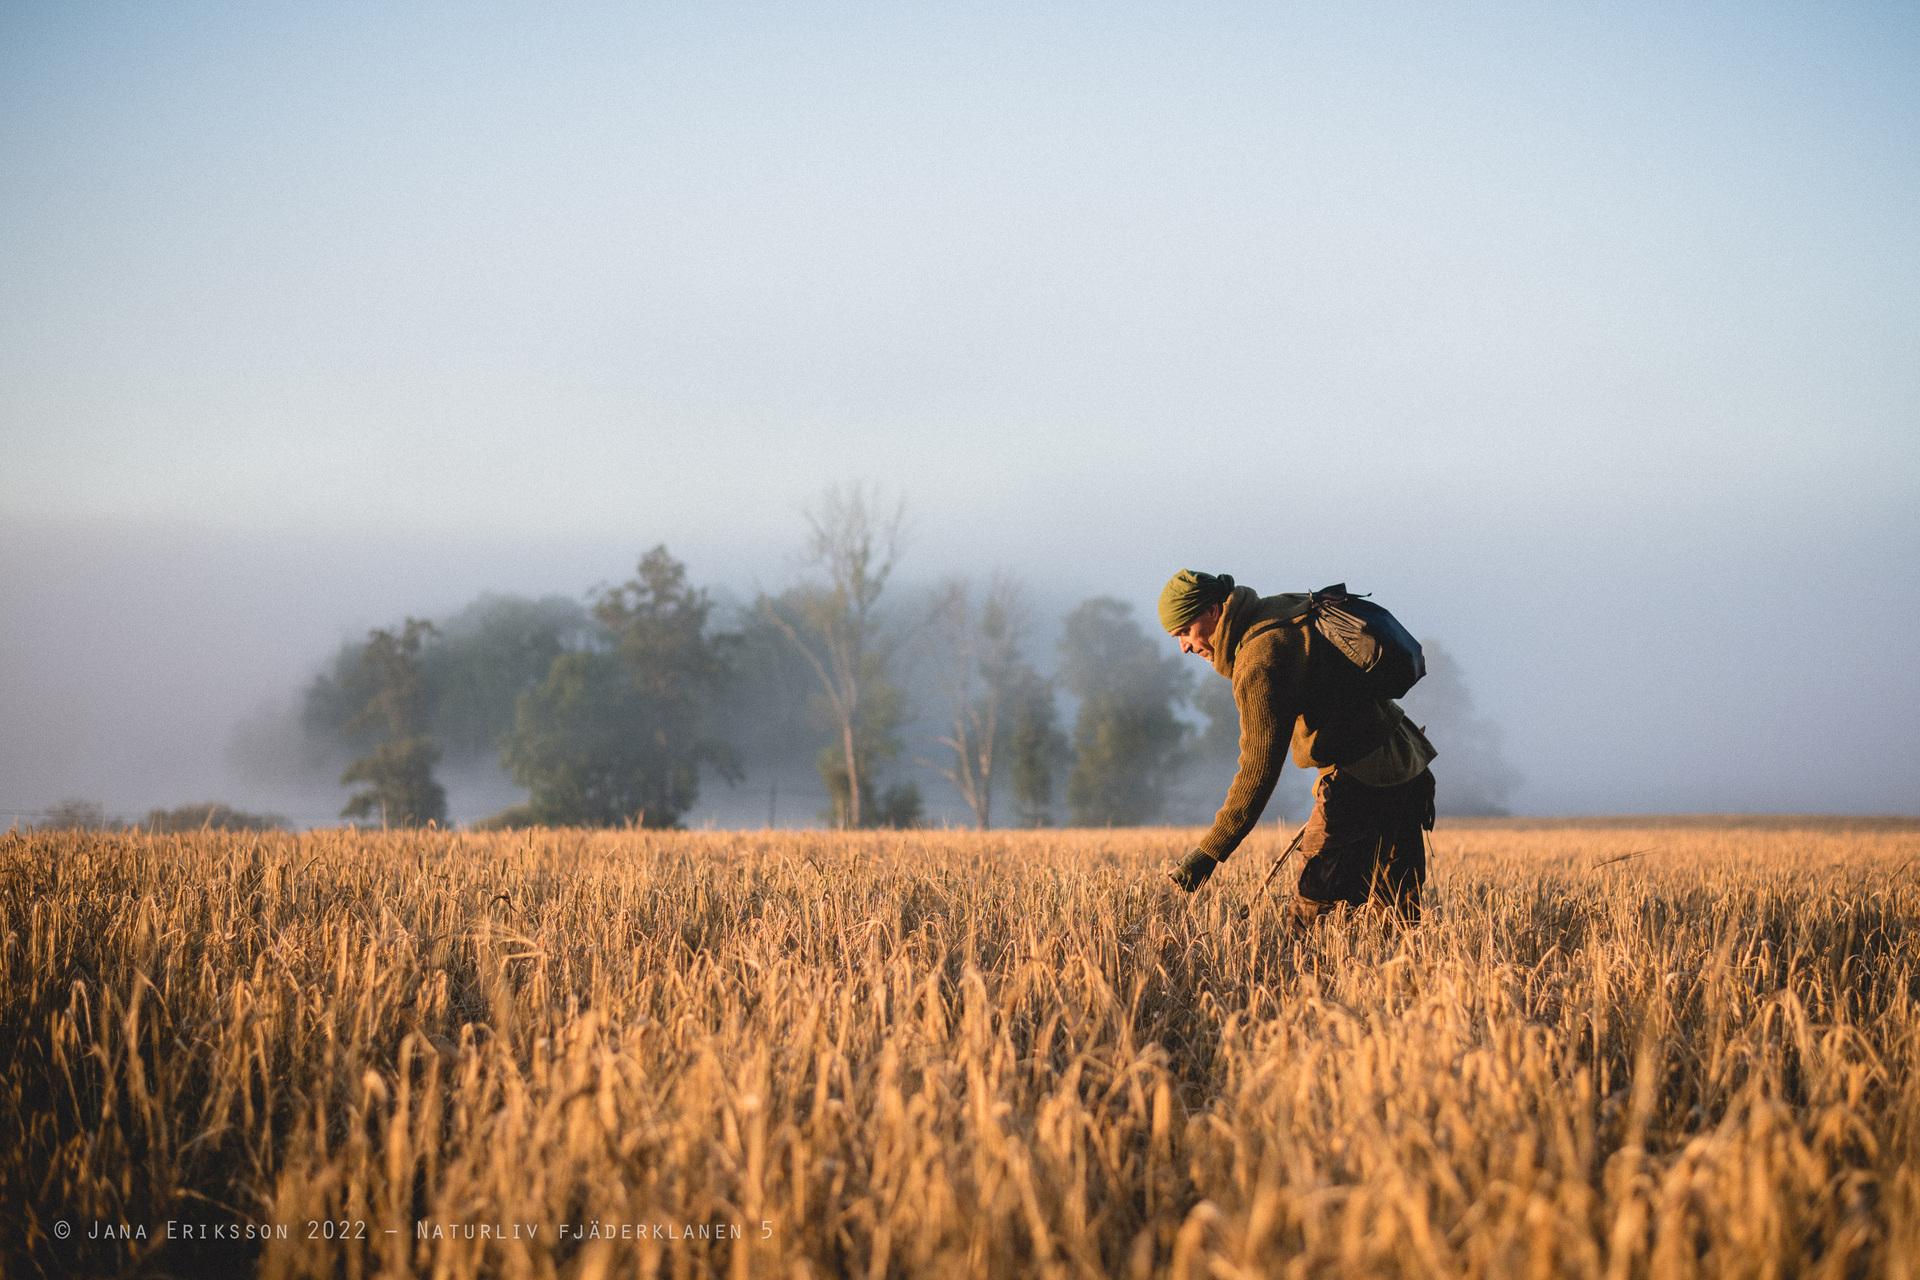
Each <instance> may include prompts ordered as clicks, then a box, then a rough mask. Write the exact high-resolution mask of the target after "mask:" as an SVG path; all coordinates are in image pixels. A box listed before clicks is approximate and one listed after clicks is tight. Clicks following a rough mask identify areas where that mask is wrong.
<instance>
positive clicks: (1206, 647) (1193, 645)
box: [1173, 604, 1220, 662]
mask: <svg viewBox="0 0 1920 1280" xmlns="http://www.w3.org/2000/svg"><path fill="white" fill-rule="evenodd" d="M1219 625H1220V606H1219V605H1217V604H1210V605H1208V606H1207V608H1206V610H1205V612H1203V613H1202V614H1201V615H1200V616H1199V617H1197V618H1195V619H1194V620H1193V621H1192V622H1189V623H1188V624H1187V626H1186V629H1185V630H1184V631H1176V632H1174V633H1173V638H1174V639H1175V640H1178V641H1179V642H1180V652H1182V653H1197V654H1199V655H1200V656H1201V657H1203V658H1205V659H1206V660H1207V661H1208V662H1212V661H1213V633H1214V629H1215V628H1217V627H1218V626H1219Z"/></svg>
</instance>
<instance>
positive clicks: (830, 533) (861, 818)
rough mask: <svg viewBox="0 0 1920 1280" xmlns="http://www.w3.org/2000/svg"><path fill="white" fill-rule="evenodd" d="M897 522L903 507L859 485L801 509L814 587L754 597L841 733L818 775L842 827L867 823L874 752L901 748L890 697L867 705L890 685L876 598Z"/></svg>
mask: <svg viewBox="0 0 1920 1280" xmlns="http://www.w3.org/2000/svg"><path fill="white" fill-rule="evenodd" d="M904 519H905V511H904V508H902V507H900V506H898V505H895V506H893V507H892V508H891V509H889V508H888V507H887V506H886V505H885V504H883V503H882V502H881V501H880V497H879V494H878V493H877V492H874V491H869V490H868V489H867V488H866V487H864V486H862V485H854V486H853V487H852V488H851V489H849V490H841V489H837V488H836V489H830V490H828V491H827V492H826V493H825V494H824V495H822V497H821V498H820V500H819V501H818V502H817V503H816V504H815V505H814V506H813V507H812V508H811V509H809V510H808V512H807V526H808V539H807V562H808V564H809V565H810V566H811V568H812V569H813V570H814V572H815V574H816V575H817V576H816V579H815V581H813V582H809V583H805V584H802V585H800V586H797V587H795V588H793V589H792V590H790V591H788V592H786V593H785V594H784V595H782V596H780V597H778V598H774V597H767V596H763V597H761V601H760V606H761V612H762V616H764V617H765V618H766V619H767V621H768V622H769V623H771V624H772V625H773V626H774V627H775V628H777V629H778V630H779V631H780V633H781V634H782V635H783V636H785V637H786V639H787V642H788V643H789V644H790V645H792V646H793V648H794V650H795V651H796V652H797V653H799V654H800V655H801V656H802V657H803V658H805V659H806V662H807V665H808V667H809V668H811V670H812V671H813V674H814V677H815V679H816V680H817V681H818V683H819V688H820V693H821V696H822V698H823V699H824V705H825V708H826V710H827V712H828V713H829V714H830V715H831V716H832V718H833V724H834V728H835V729H836V730H837V732H838V735H839V744H838V752H839V757H838V764H837V767H836V766H834V765H833V764H832V762H831V760H830V758H828V757H823V758H822V760H821V768H820V772H821V777H822V778H823V779H824V780H825V781H826V782H827V790H828V793H829V794H830V795H831V796H832V797H833V814H834V821H835V823H836V825H839V826H846V827H859V826H865V825H867V814H866V808H867V805H868V804H869V803H870V801H871V797H872V779H871V774H870V769H871V766H872V763H873V760H874V759H875V758H876V757H875V756H874V755H873V753H874V752H877V751H879V752H897V751H898V740H897V738H896V737H894V736H893V735H894V733H895V731H896V730H897V726H898V724H899V722H900V719H901V717H900V713H899V708H898V703H897V701H896V703H895V705H894V707H893V708H892V710H891V711H889V710H887V709H885V708H884V707H882V708H875V707H871V706H869V705H868V704H869V703H871V702H885V700H886V697H887V689H888V688H890V687H892V686H890V684H889V682H888V675H887V670H888V666H889V664H890V660H891V657H892V654H893V649H894V646H895V644H896V643H897V642H898V633H897V632H896V631H894V630H893V629H892V628H890V627H889V626H888V625H887V623H886V619H885V618H884V617H883V616H882V613H881V610H880V597H881V593H882V592H883V591H885V589H886V584H887V579H888V578H889V577H891V576H892V574H893V570H894V566H895V564H896V563H897V562H898V559H899V550H900V536H901V525H902V523H903V521H904ZM894 692H895V695H896V697H897V694H898V691H897V689H895V691H894ZM883 726H884V728H883ZM836 779H837V782H836Z"/></svg>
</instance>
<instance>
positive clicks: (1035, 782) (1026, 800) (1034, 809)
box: [1007, 668, 1071, 827]
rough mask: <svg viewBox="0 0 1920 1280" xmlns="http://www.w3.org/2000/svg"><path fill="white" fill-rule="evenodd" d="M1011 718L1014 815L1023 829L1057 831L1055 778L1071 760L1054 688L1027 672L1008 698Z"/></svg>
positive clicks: (1009, 752)
mask: <svg viewBox="0 0 1920 1280" xmlns="http://www.w3.org/2000/svg"><path fill="white" fill-rule="evenodd" d="M1007 718H1008V720H1009V722H1010V724H1009V728H1008V732H1007V751H1008V754H1009V755H1010V756H1011V768H1012V776H1011V781H1012V783H1013V806H1014V812H1015V814H1016V816H1017V817H1018V818H1019V820H1020V823H1021V825H1022V826H1028V827H1047V826H1052V825H1053V791H1054V777H1055V775H1056V773H1057V772H1058V771H1059V770H1060V769H1061V768H1063V767H1064V766H1065V765H1066V763H1067V762H1068V760H1069V759H1071V746H1070V744H1069V743H1068V741H1067V735H1066V734H1065V733H1063V732H1061V730H1060V723H1059V712H1058V711H1057V710H1056V708H1055V706H1054V700H1053V682H1052V681H1050V680H1048V679H1046V678H1044V677H1043V676H1041V675H1040V674H1039V673H1038V672H1036V671H1034V670H1032V669H1031V668H1028V669H1026V670H1025V671H1024V672H1022V673H1021V675H1020V676H1019V678H1018V679H1017V680H1015V681H1014V683H1013V684H1012V687H1011V688H1009V690H1008V692H1007Z"/></svg>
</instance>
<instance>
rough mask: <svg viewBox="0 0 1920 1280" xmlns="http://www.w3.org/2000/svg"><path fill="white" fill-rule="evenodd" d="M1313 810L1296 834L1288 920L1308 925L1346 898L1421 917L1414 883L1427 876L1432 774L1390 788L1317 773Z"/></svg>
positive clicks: (1358, 904)
mask: <svg viewBox="0 0 1920 1280" xmlns="http://www.w3.org/2000/svg"><path fill="white" fill-rule="evenodd" d="M1313 795H1314V799H1313V813H1312V815H1311V816H1310V817H1309V818H1308V819H1307V829H1306V833H1305V834H1304V835H1303V836H1302V837H1301V840H1300V853H1301V855H1302V857H1303V858H1304V860H1305V863H1304V865H1303V866H1302V867H1301V868H1300V885H1299V888H1298V890H1297V894H1296V897H1295V898H1294V904H1293V910H1294V919H1295V920H1296V921H1298V922H1299V923H1302V924H1306V923H1310V922H1312V921H1313V920H1315V919H1318V918H1319V917H1320V916H1322V915H1324V914H1325V913H1327V912H1329V911H1332V910H1333V909H1335V908H1336V907H1338V906H1340V905H1342V904H1347V905H1350V906H1354V907H1363V906H1367V905H1369V904H1373V905H1374V906H1376V907H1381V908H1385V909H1386V910H1388V911H1390V912H1392V913H1393V914H1395V915H1397V916H1399V917H1400V918H1401V919H1402V920H1406V921H1408V922H1412V921H1415V920H1418V919H1419V918H1420V886H1421V885H1423V884H1425V883H1426V879H1427V845H1426V838H1425V836H1426V832H1428V831H1431V830H1432V829H1433V774H1432V772H1431V771H1429V770H1426V769H1422V770H1421V771H1420V774H1419V776H1418V777H1416V778H1414V779H1412V780H1411V781H1409V782H1403V783H1401V784H1400V785H1399V786H1397V787H1369V786H1367V785H1366V784H1364V783H1361V782H1356V781H1354V780H1353V779H1352V778H1349V777H1342V776H1341V773H1340V770H1339V769H1337V768H1336V769H1334V770H1332V771H1331V772H1329V773H1324V774H1322V775H1321V776H1320V780H1319V781H1318V782H1317V783H1315V784H1314V788H1313Z"/></svg>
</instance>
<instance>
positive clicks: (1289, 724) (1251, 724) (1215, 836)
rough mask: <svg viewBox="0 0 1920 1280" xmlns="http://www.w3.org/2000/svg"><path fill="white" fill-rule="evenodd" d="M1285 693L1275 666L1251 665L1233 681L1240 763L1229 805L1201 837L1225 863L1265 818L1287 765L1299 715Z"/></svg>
mask: <svg viewBox="0 0 1920 1280" xmlns="http://www.w3.org/2000/svg"><path fill="white" fill-rule="evenodd" d="M1284 693H1285V691H1283V690H1281V689H1280V688H1279V687H1278V686H1277V684H1276V681H1275V677H1274V672H1273V669H1272V667H1270V666H1268V665H1266V664H1264V663H1263V664H1258V665H1255V664H1249V666H1248V669H1246V670H1243V671H1242V672H1241V673H1240V678H1239V679H1237V680H1235V681H1234V682H1233V700H1234V703H1235V705H1236V706H1237V707H1238V708H1239V711H1240V765H1239V768H1238V769H1237V770H1235V772H1234V775H1233V783H1232V785H1230V786H1229V787H1228V788H1227V799H1226V803H1224V804H1222V805H1221V806H1220V811H1219V812H1218V813H1216V814H1214V816H1213V827H1212V828H1211V829H1210V830H1209V831H1208V832H1207V834H1206V835H1205V836H1204V837H1202V838H1201V841H1200V848H1201V849H1202V850H1203V851H1205V852H1206V853H1209V854H1211V855H1212V856H1214V857H1216V858H1218V859H1220V860H1221V861H1222V862H1225V861H1226V859H1227V856H1228V855H1229V854H1231V853H1232V852H1233V851H1234V850H1235V849H1237V848H1238V847H1239V846H1240V842H1241V841H1242V840H1244V839H1246V838H1247V833H1248V832H1250V831H1252V830H1253V827H1254V824H1255V823H1257V822H1259V821H1260V813H1261V811H1262V810H1263V809H1265V808H1266V807H1267V801H1268V800H1269V799H1271V798H1272V797H1273V788H1274V784H1275V783H1277V782H1279V780H1280V770H1281V769H1282V768H1284V767H1285V765H1286V760H1287V741H1288V739H1289V738H1291V737H1292V735H1293V722H1294V720H1295V719H1296V718H1297V717H1298V714H1299V713H1298V712H1297V711H1296V710H1294V709H1293V706H1292V699H1291V698H1290V697H1285V696H1282V695H1283V694H1284Z"/></svg>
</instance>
